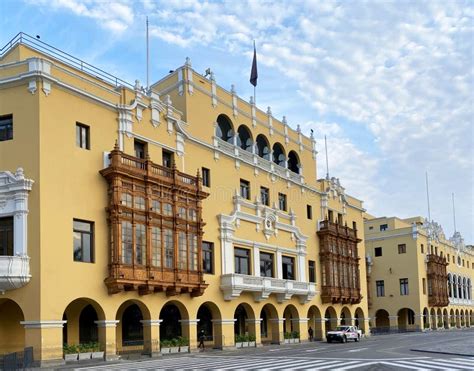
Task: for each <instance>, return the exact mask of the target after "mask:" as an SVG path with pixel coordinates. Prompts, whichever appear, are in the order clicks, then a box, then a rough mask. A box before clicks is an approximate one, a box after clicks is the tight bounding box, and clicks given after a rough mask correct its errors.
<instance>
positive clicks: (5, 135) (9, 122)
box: [0, 115, 13, 142]
mask: <svg viewBox="0 0 474 371" xmlns="http://www.w3.org/2000/svg"><path fill="white" fill-rule="evenodd" d="M12 139H13V115H5V116H0V142H3V141H5V140H12Z"/></svg>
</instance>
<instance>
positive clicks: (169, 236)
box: [163, 229, 174, 268]
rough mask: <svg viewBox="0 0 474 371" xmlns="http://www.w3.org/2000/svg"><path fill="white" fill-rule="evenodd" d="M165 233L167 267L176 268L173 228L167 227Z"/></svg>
mask: <svg viewBox="0 0 474 371" xmlns="http://www.w3.org/2000/svg"><path fill="white" fill-rule="evenodd" d="M163 235H164V242H165V267H166V268H174V238H173V231H172V230H171V229H165V230H164V233H163Z"/></svg>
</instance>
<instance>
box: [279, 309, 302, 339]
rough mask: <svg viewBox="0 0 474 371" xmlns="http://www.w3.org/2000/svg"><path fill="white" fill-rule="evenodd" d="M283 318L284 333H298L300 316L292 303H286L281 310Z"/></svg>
mask: <svg viewBox="0 0 474 371" xmlns="http://www.w3.org/2000/svg"><path fill="white" fill-rule="evenodd" d="M283 318H284V319H285V323H284V329H285V331H284V332H286V333H298V336H294V337H298V338H299V333H300V321H299V319H300V316H299V314H298V310H297V309H296V307H295V306H294V305H293V304H288V305H287V306H286V308H285V310H284V311H283Z"/></svg>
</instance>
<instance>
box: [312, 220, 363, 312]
mask: <svg viewBox="0 0 474 371" xmlns="http://www.w3.org/2000/svg"><path fill="white" fill-rule="evenodd" d="M317 234H318V237H319V248H320V252H319V258H320V262H321V276H322V285H321V300H322V302H323V303H333V304H336V303H342V304H346V303H347V304H356V303H360V301H361V300H362V295H361V292H360V272H359V257H358V249H357V243H359V242H360V241H361V240H360V239H358V238H357V231H356V230H355V229H351V228H349V227H347V226H342V225H340V224H338V223H334V222H331V221H329V220H323V221H321V222H320V224H319V230H318V232H317Z"/></svg>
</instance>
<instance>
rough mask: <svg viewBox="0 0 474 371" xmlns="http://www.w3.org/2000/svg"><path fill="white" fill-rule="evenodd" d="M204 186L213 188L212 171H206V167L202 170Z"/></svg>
mask: <svg viewBox="0 0 474 371" xmlns="http://www.w3.org/2000/svg"><path fill="white" fill-rule="evenodd" d="M202 185H203V186H204V187H210V186H211V170H209V169H206V168H205V167H203V168H202Z"/></svg>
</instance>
